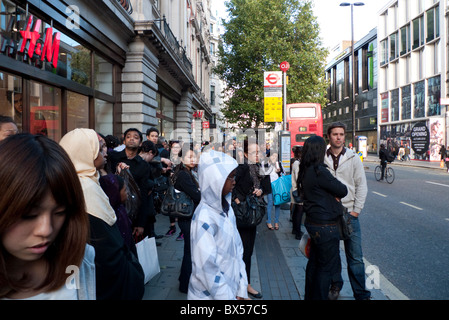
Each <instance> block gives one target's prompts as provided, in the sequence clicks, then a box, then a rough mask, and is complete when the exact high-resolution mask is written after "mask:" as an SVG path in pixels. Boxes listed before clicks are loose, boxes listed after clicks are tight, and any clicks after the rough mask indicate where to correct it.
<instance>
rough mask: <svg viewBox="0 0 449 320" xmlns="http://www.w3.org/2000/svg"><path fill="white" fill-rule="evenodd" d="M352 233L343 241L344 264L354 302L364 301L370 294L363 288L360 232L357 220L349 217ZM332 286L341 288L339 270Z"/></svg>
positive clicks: (363, 265)
mask: <svg viewBox="0 0 449 320" xmlns="http://www.w3.org/2000/svg"><path fill="white" fill-rule="evenodd" d="M351 224H352V227H353V232H352V233H351V237H350V238H349V239H348V240H345V241H344V245H345V253H346V262H347V263H348V276H349V282H350V283H351V288H352V292H353V293H354V298H355V299H356V300H365V299H368V298H370V297H371V292H370V291H368V290H366V288H365V281H366V280H365V263H364V262H363V252H362V232H361V230H360V222H359V218H357V217H354V216H351ZM332 282H333V285H334V286H335V287H337V288H339V289H341V288H342V287H343V278H342V277H341V265H340V270H339V272H338V273H337V274H335V275H334V277H333V281H332Z"/></svg>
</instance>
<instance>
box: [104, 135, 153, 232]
mask: <svg viewBox="0 0 449 320" xmlns="http://www.w3.org/2000/svg"><path fill="white" fill-rule="evenodd" d="M124 137H125V140H124V143H125V149H124V150H123V151H120V152H113V153H111V154H109V161H110V162H111V168H112V169H113V170H114V169H115V168H117V166H119V167H120V169H125V168H129V171H130V172H131V174H132V175H133V178H134V180H135V181H136V183H137V185H138V186H139V189H140V194H141V206H140V210H139V212H138V214H137V218H136V221H133V227H134V230H133V234H136V235H137V236H142V235H143V233H144V228H145V226H146V225H147V222H148V219H149V218H150V216H154V215H151V214H150V213H151V212H150V210H154V207H152V205H151V204H152V202H150V201H149V197H148V193H149V191H150V189H149V184H148V180H149V178H150V168H149V166H148V163H146V162H145V161H144V160H143V159H142V158H141V157H140V156H139V153H138V151H139V147H140V145H141V144H142V133H141V132H140V131H139V130H138V129H135V128H130V129H128V130H126V131H125V133H124ZM146 233H147V234H148V232H147V231H146Z"/></svg>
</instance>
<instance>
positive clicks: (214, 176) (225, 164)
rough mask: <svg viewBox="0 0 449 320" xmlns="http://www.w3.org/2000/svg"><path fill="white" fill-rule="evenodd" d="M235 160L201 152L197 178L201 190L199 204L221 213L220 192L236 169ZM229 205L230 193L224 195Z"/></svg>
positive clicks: (223, 155) (211, 152)
mask: <svg viewBox="0 0 449 320" xmlns="http://www.w3.org/2000/svg"><path fill="white" fill-rule="evenodd" d="M237 166H238V163H237V161H236V160H235V159H233V158H232V157H230V156H228V155H227V154H225V153H222V152H217V151H214V150H210V151H209V152H203V153H202V154H201V157H200V162H199V164H198V177H199V184H200V189H201V202H203V201H204V202H205V203H206V204H207V205H209V206H210V207H212V208H213V209H215V210H217V211H219V212H222V211H223V207H222V204H221V200H222V196H221V193H222V190H223V186H224V184H225V182H226V178H227V177H228V176H229V174H230V173H231V172H232V171H233V170H234V169H235V168H237ZM226 200H227V201H228V202H229V204H230V203H231V201H230V200H231V193H230V194H228V195H226Z"/></svg>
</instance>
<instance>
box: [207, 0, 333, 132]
mask: <svg viewBox="0 0 449 320" xmlns="http://www.w3.org/2000/svg"><path fill="white" fill-rule="evenodd" d="M225 4H226V7H227V11H228V14H229V17H228V19H226V20H223V25H224V27H225V30H226V32H225V33H224V34H223V39H222V43H221V45H220V47H219V56H220V62H219V64H218V65H217V66H216V67H215V68H214V72H215V73H216V74H218V75H219V76H220V77H221V78H222V79H223V80H224V81H225V83H226V89H225V91H226V93H227V95H228V100H226V101H225V107H224V109H223V110H222V112H223V114H224V116H225V118H226V119H227V121H228V122H230V123H236V124H237V126H238V127H252V126H254V125H255V126H259V124H261V123H262V122H263V121H264V116H263V113H264V106H263V97H264V88H263V72H265V71H280V69H279V65H280V63H281V62H282V61H288V62H289V63H290V70H289V71H288V73H287V75H288V76H289V85H288V87H287V101H288V103H294V102H317V103H321V104H324V103H325V102H326V99H325V92H326V82H325V80H324V70H325V59H326V56H327V50H325V49H324V48H323V47H322V44H321V40H320V38H319V25H318V23H317V21H316V17H315V16H314V14H313V11H312V6H313V2H312V1H311V0H229V1H227V2H226V3H225Z"/></svg>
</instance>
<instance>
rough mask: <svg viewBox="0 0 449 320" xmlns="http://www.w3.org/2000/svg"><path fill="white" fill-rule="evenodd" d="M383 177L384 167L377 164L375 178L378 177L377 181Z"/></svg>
mask: <svg viewBox="0 0 449 320" xmlns="http://www.w3.org/2000/svg"><path fill="white" fill-rule="evenodd" d="M381 177H382V167H381V166H377V167H376V168H375V169H374V178H376V181H380V178H381Z"/></svg>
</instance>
